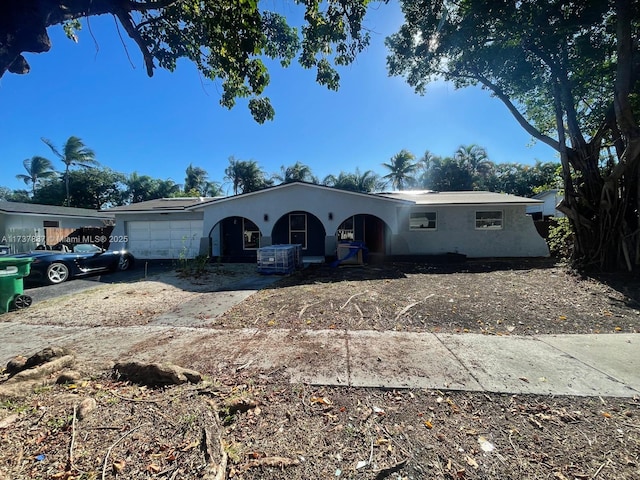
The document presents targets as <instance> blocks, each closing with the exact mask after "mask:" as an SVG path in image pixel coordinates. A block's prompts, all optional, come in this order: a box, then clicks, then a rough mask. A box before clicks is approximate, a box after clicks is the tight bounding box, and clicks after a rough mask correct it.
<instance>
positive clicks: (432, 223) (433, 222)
mask: <svg viewBox="0 0 640 480" xmlns="http://www.w3.org/2000/svg"><path fill="white" fill-rule="evenodd" d="M437 219H438V216H437V215H436V212H412V213H411V215H410V217H409V230H435V229H436V228H437V225H438V223H437Z"/></svg>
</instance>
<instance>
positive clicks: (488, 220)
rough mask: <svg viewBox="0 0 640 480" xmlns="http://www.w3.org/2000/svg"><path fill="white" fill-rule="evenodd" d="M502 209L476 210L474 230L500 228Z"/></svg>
mask: <svg viewBox="0 0 640 480" xmlns="http://www.w3.org/2000/svg"><path fill="white" fill-rule="evenodd" d="M502 216H503V215H502V210H492V211H487V212H476V230H501V229H502Z"/></svg>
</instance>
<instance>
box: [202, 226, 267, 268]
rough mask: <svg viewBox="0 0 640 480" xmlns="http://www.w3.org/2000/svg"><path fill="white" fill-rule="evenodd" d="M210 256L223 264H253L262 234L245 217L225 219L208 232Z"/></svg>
mask: <svg viewBox="0 0 640 480" xmlns="http://www.w3.org/2000/svg"><path fill="white" fill-rule="evenodd" d="M209 238H210V239H211V256H212V257H214V258H220V259H221V260H222V261H225V262H255V261H256V258H257V253H256V252H257V250H258V248H260V239H261V238H262V232H260V229H259V228H258V226H257V225H256V224H255V223H254V222H253V221H251V220H249V219H248V218H245V217H227V218H225V219H223V220H221V221H219V222H218V223H217V224H216V225H215V226H214V227H213V228H212V229H211V231H210V232H209Z"/></svg>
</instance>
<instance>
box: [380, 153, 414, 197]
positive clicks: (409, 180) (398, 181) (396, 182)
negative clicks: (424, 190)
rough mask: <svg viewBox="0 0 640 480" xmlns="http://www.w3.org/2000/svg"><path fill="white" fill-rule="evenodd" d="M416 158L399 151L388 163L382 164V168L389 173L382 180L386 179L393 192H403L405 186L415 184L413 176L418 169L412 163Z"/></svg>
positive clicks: (411, 154)
mask: <svg viewBox="0 0 640 480" xmlns="http://www.w3.org/2000/svg"><path fill="white" fill-rule="evenodd" d="M415 158H416V156H415V155H414V154H413V153H411V152H410V151H408V150H401V151H400V153H396V154H395V155H394V156H393V157H391V161H390V162H389V163H383V164H382V166H383V167H385V168H386V169H387V170H389V173H388V174H386V175H384V176H383V177H382V178H386V179H387V183H390V184H391V187H392V188H393V189H394V190H404V188H405V186H410V185H413V184H414V183H415V179H414V178H413V174H414V173H415V172H416V170H417V169H418V165H417V164H416V163H415V162H414V160H415Z"/></svg>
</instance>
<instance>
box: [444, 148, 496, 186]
mask: <svg viewBox="0 0 640 480" xmlns="http://www.w3.org/2000/svg"><path fill="white" fill-rule="evenodd" d="M453 158H454V159H455V160H456V161H457V162H458V165H459V166H460V168H463V169H465V170H467V171H468V172H469V174H470V175H471V177H472V178H473V183H474V187H475V188H482V187H484V185H485V182H486V180H487V177H489V176H490V175H491V173H492V172H493V170H494V165H493V162H491V161H490V160H489V156H488V155H487V151H486V150H485V149H484V148H482V147H480V146H478V145H475V144H472V145H468V146H464V145H461V146H460V147H459V148H458V150H457V151H456V153H455V154H454V156H453Z"/></svg>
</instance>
